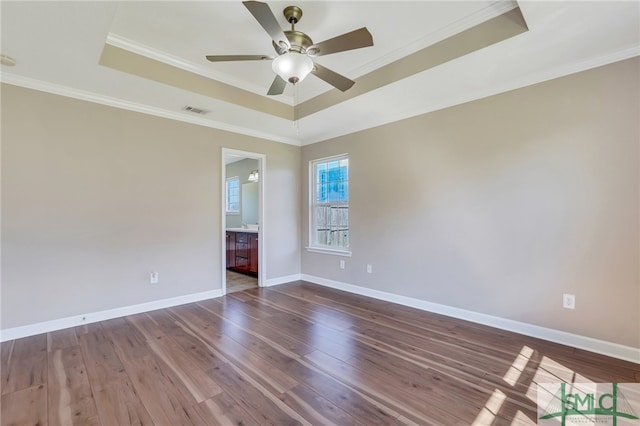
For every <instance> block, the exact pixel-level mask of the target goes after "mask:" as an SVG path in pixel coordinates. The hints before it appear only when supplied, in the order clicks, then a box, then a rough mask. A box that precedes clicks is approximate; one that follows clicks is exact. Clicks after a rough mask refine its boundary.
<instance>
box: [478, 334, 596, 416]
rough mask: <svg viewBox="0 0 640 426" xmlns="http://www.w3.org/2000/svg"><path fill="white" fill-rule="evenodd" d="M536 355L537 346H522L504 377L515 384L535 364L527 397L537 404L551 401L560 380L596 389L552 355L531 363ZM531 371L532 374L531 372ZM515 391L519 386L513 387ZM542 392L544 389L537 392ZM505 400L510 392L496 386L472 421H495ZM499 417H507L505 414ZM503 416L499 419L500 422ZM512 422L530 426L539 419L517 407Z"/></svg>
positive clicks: (586, 389)
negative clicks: (507, 392) (537, 362)
mask: <svg viewBox="0 0 640 426" xmlns="http://www.w3.org/2000/svg"><path fill="white" fill-rule="evenodd" d="M534 355H535V351H534V349H532V348H530V347H529V346H523V347H522V349H521V350H520V353H519V354H518V355H517V356H516V358H515V359H514V361H513V362H512V363H511V365H510V366H509V368H508V369H507V371H506V373H505V374H504V376H503V378H502V379H503V380H504V381H505V382H506V383H507V384H508V385H509V386H511V387H514V388H515V387H516V385H517V384H518V381H520V380H521V379H522V375H523V373H524V372H525V370H526V369H527V367H531V368H535V374H534V376H533V378H532V379H531V382H530V383H529V384H528V389H527V392H526V397H527V398H528V399H529V400H530V401H531V402H533V403H534V404H535V405H536V406H538V404H540V405H541V406H542V405H544V406H545V407H546V406H548V405H549V404H551V403H552V402H553V399H554V397H555V393H556V390H557V387H558V383H560V382H565V383H569V384H570V386H571V389H572V390H576V391H583V392H593V391H594V389H595V386H596V384H595V383H594V382H592V381H591V380H589V379H588V378H586V377H584V376H583V375H581V374H578V373H576V372H575V371H573V370H572V369H570V368H567V367H565V366H564V365H562V364H560V363H559V362H557V361H554V360H553V359H551V358H549V357H546V356H543V357H542V359H541V360H540V362H539V364H538V365H537V366H535V365H532V366H530V363H532V362H533V360H534ZM531 371H533V370H531ZM531 371H530V372H529V374H531ZM521 385H524V386H527V383H521ZM514 391H516V390H515V389H514ZM516 392H517V391H516ZM539 392H542V393H541V394H540V395H538V393H539ZM506 400H509V397H508V396H507V394H505V393H504V392H502V391H501V390H500V389H495V390H494V391H493V394H492V395H491V396H490V397H489V400H488V401H487V403H486V404H485V405H484V407H483V408H482V409H481V410H480V412H479V413H478V416H477V417H476V419H475V421H474V422H473V425H476V426H480V425H483V426H484V425H491V424H494V422H496V419H497V418H498V414H499V412H500V410H501V408H502V407H503V405H504V402H505V401H506ZM500 420H502V421H504V417H503V418H501V419H500ZM500 420H499V421H498V422H500ZM510 424H511V425H512V426H513V425H523V426H527V425H528V426H531V425H536V424H537V422H536V419H531V418H530V417H529V416H528V415H527V414H525V413H524V412H522V411H521V410H517V411H516V413H515V415H514V416H513V419H512V421H511V423H510Z"/></svg>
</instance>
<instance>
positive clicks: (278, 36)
mask: <svg viewBox="0 0 640 426" xmlns="http://www.w3.org/2000/svg"><path fill="white" fill-rule="evenodd" d="M242 4H244V6H245V7H246V8H247V9H248V10H249V12H251V14H252V15H253V17H254V18H256V21H258V23H259V24H260V25H262V28H264V29H265V31H266V32H267V33H268V34H269V36H271V39H272V40H273V41H274V42H275V43H276V45H278V46H279V45H281V43H284V44H285V45H286V46H287V48H289V47H290V44H289V39H288V38H287V36H286V35H285V34H284V31H282V28H281V27H280V24H279V23H278V20H277V19H276V17H275V16H274V15H273V12H272V11H271V8H269V5H268V4H266V3H262V2H259V1H243V2H242Z"/></svg>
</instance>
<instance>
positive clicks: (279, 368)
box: [0, 282, 640, 426]
mask: <svg viewBox="0 0 640 426" xmlns="http://www.w3.org/2000/svg"><path fill="white" fill-rule="evenodd" d="M0 368H1V370H0V373H1V378H2V389H1V393H2V399H1V408H0V413H1V415H2V419H1V423H2V425H14V424H34V425H35V424H37V425H47V424H48V425H58V424H65V425H67V424H82V425H85V424H86V425H103V426H111V425H126V424H136V425H147V424H157V425H183V424H185V425H189V424H196V425H213V424H238V425H254V424H255V425H263V424H274V425H291V424H338V425H371V424H421V425H423V424H442V425H454V424H460V425H470V424H477V425H490V424H499V425H503V424H506V425H509V424H522V425H534V424H536V403H535V400H536V399H535V383H538V382H557V381H559V380H565V381H569V382H571V381H593V382H606V383H608V382H637V381H640V366H639V365H637V364H632V363H629V362H624V361H621V360H617V359H612V358H608V357H605V356H601V355H596V354H592V353H588V352H585V351H582V350H577V349H574V348H570V347H566V346H562V345H557V344H552V343H549V342H544V341H541V340H537V339H533V338H528V337H525V336H521V335H517V334H514V333H509V332H505V331H500V330H496V329H492V328H489V327H485V326H480V325H477V324H472V323H468V322H464V321H460V320H455V319H451V318H447V317H444V316H439V315H435V314H430V313H426V312H423V311H419V310H415V309H411V308H407V307H403V306H399V305H394V304H392V303H386V302H381V301H377V300H373V299H368V298H365V297H361V296H357V295H352V294H349V293H344V292H340V291H336V290H332V289H328V288H324V287H320V286H316V285H313V284H308V283H304V282H297V283H291V284H286V285H280V286H277V287H272V288H269V289H252V290H246V291H243V292H238V293H233V294H231V295H228V296H226V297H223V298H219V299H212V300H207V301H203V302H199V303H193V304H188V305H182V306H178V307H174V308H170V309H164V310H159V311H153V312H149V313H146V314H139V315H132V316H128V317H126V318H119V319H115V320H110V321H104V322H101V323H95V324H89V325H86V326H82V327H76V328H75V329H67V330H61V331H57V332H53V333H47V334H45V335H38V336H32V337H28V338H24V339H19V340H15V341H10V342H6V343H3V344H2V345H1V364H0Z"/></svg>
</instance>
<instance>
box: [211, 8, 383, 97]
mask: <svg viewBox="0 0 640 426" xmlns="http://www.w3.org/2000/svg"><path fill="white" fill-rule="evenodd" d="M242 4H244V6H245V7H246V8H247V9H248V10H249V12H251V14H252V15H253V17H254V18H255V19H256V20H257V21H258V23H259V24H260V25H261V26H262V28H264V29H265V31H266V32H267V33H268V34H269V36H271V39H272V40H273V41H272V44H273V48H274V49H275V51H276V53H277V56H269V55H209V56H207V60H209V61H211V62H228V61H264V60H273V63H272V66H271V67H272V68H273V71H274V72H275V73H276V78H275V80H273V83H272V84H271V87H270V88H269V92H268V93H267V94H268V95H281V94H282V93H283V92H284V88H285V86H286V85H287V82H289V83H292V84H296V83H299V82H300V81H302V80H303V79H304V78H305V77H306V76H307V75H309V74H310V73H311V74H314V75H315V76H316V77H318V78H320V79H321V80H324V81H326V82H327V83H329V84H331V85H332V86H334V87H335V88H337V89H339V90H342V91H343V92H344V91H346V90H348V89H350V88H351V86H353V85H354V83H355V82H354V81H353V80H350V79H348V78H347V77H345V76H343V75H340V74H338V73H337V72H335V71H332V70H330V69H328V68H325V67H323V66H321V65H320V64H318V63H316V62H314V61H313V59H312V58H315V57H318V56H323V55H330V54H332V53H338V52H344V51H347V50H353V49H360V48H362V47H368V46H373V37H372V36H371V33H370V32H369V30H367V28H366V27H362V28H360V29H357V30H354V31H351V32H348V33H345V34H342V35H339V36H337V37H334V38H331V39H329V40H325V41H322V42H320V43H315V44H314V43H313V41H312V40H311V37H309V36H308V35H306V34H305V33H303V32H302V31H297V30H296V29H295V24H297V23H298V22H299V21H300V19H301V18H302V9H300V8H299V7H297V6H287V7H286V8H285V9H284V11H283V13H284V16H285V18H286V19H287V22H289V23H290V24H291V30H289V31H283V30H282V28H281V27H280V24H278V20H277V19H276V17H275V16H274V15H273V13H272V12H271V9H270V8H269V6H268V5H267V4H266V3H262V2H258V1H243V2H242Z"/></svg>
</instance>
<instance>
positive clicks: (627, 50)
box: [1, 1, 640, 144]
mask: <svg viewBox="0 0 640 426" xmlns="http://www.w3.org/2000/svg"><path fill="white" fill-rule="evenodd" d="M289 3H290V2H269V5H270V7H271V10H272V11H273V12H274V14H275V15H276V17H277V18H278V19H279V20H280V22H281V25H282V27H283V28H287V27H288V25H287V23H286V22H285V19H284V16H282V9H283V8H284V7H285V6H287V5H289ZM295 4H296V5H298V6H300V7H302V9H303V11H304V16H303V18H302V20H301V21H300V23H298V25H297V26H296V28H297V29H299V30H302V31H304V32H306V33H307V34H309V35H310V36H311V37H312V38H313V40H314V41H316V42H319V41H322V40H324V39H328V38H331V37H334V36H336V35H339V34H342V33H344V32H347V31H351V30H353V29H356V28H360V27H362V26H366V27H367V28H368V29H369V30H370V32H371V33H372V34H373V37H374V42H375V45H374V46H373V47H369V48H364V49H360V50H356V51H349V52H343V53H338V54H334V55H330V56H326V57H324V56H323V57H319V58H317V61H318V63H320V64H321V65H323V66H326V67H329V68H332V69H334V70H335V71H337V72H339V73H341V74H344V75H345V76H347V77H349V78H351V79H354V80H355V81H356V85H355V86H354V88H352V89H351V90H350V91H348V92H345V93H344V94H343V93H342V92H339V91H337V90H335V89H333V88H332V87H331V86H329V85H328V84H326V83H324V82H323V81H321V80H319V79H317V78H315V77H314V76H309V77H308V78H307V79H305V80H304V81H303V82H301V83H300V84H298V85H297V86H296V87H295V88H294V87H292V86H291V85H288V87H287V89H286V90H285V93H284V94H283V95H280V96H275V97H267V96H266V91H267V89H268V88H269V85H270V84H271V81H272V80H273V77H274V74H273V71H272V70H271V63H270V62H269V61H257V62H241V63H210V62H208V61H206V59H205V58H204V56H205V55H207V54H216V55H220V54H269V55H271V54H273V53H274V52H273V48H272V47H271V40H270V38H269V36H268V35H267V34H266V33H265V31H264V30H263V29H262V28H261V27H260V26H259V24H258V23H257V22H256V21H255V20H254V19H253V17H252V16H251V15H250V13H248V11H247V10H246V9H245V8H244V6H243V5H242V3H241V2H239V1H207V2H204V1H195V2H186V1H175V2H171V1H161V2H155V1H143V2H91V1H87V2H82V1H79V2H56V1H50V2H18V1H16V2H13V1H3V2H2V3H1V8H2V10H1V12H2V15H1V18H2V51H1V53H3V54H6V55H10V56H12V57H13V58H15V59H16V60H17V65H16V66H15V67H6V66H3V67H2V81H4V82H7V83H10V84H17V85H22V86H25V87H32V88H36V89H39V90H47V91H50V92H54V93H60V94H63V95H66V96H74V97H77V98H80V99H87V100H90V101H95V102H102V103H105V104H109V105H114V106H118V107H122V108H128V109H132V110H136V111H141V112H145V113H150V114H155V115H159V116H164V117H168V118H173V119H180V120H184V121H189V122H193V123H197V124H202V125H206V126H210V127H217V128H221V129H225V130H229V131H233V132H239V133H245V134H250V135H254V136H258V137H262V138H266V139H271V140H276V141H280V142H285V143H292V144H307V143H313V142H316V141H320V140H325V139H328V138H331V137H335V136H339V135H343V134H348V133H350V132H354V131H358V130H361V129H365V128H369V127H373V126H377V125H381V124H384V123H388V122H391V121H395V120H398V119H402V118H406V117H410V116H414V115H417V114H423V113H426V112H429V111H433V110H437V109H441V108H444V107H448V106H451V105H455V104H458V103H462V102H467V101H470V100H473V99H478V98H481V97H484V96H489V95H492V94H496V93H500V92H503V91H506V90H512V89H515V88H518V87H522V86H526V85H530V84H533V83H536V82H539V81H544V80H547V79H550V78H555V77H559V76H562V75H566V74H570V73H573V72H578V71H581V70H584V69H588V68H591V67H594V66H599V65H603V64H606V63H610V62H614V61H617V60H621V59H625V58H629V57H632V56H637V55H638V54H640V47H639V46H640V29H639V28H640V18H639V16H640V10H639V8H640V5H639V4H638V3H637V2H579V1H572V2H535V1H531V2H528V1H520V2H518V3H516V2H506V1H500V2H490V1H470V2H464V1H445V2H436V1H407V2H397V1H393V2H384V1H354V2H329V1H317V2H296V3H295ZM474 31H475V32H474ZM465 34H466V35H467V36H466V38H465ZM186 105H190V106H193V107H196V108H201V109H204V110H207V111H209V113H208V114H205V115H196V114H193V113H192V112H188V111H184V110H183V108H184V107H185V106H186Z"/></svg>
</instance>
